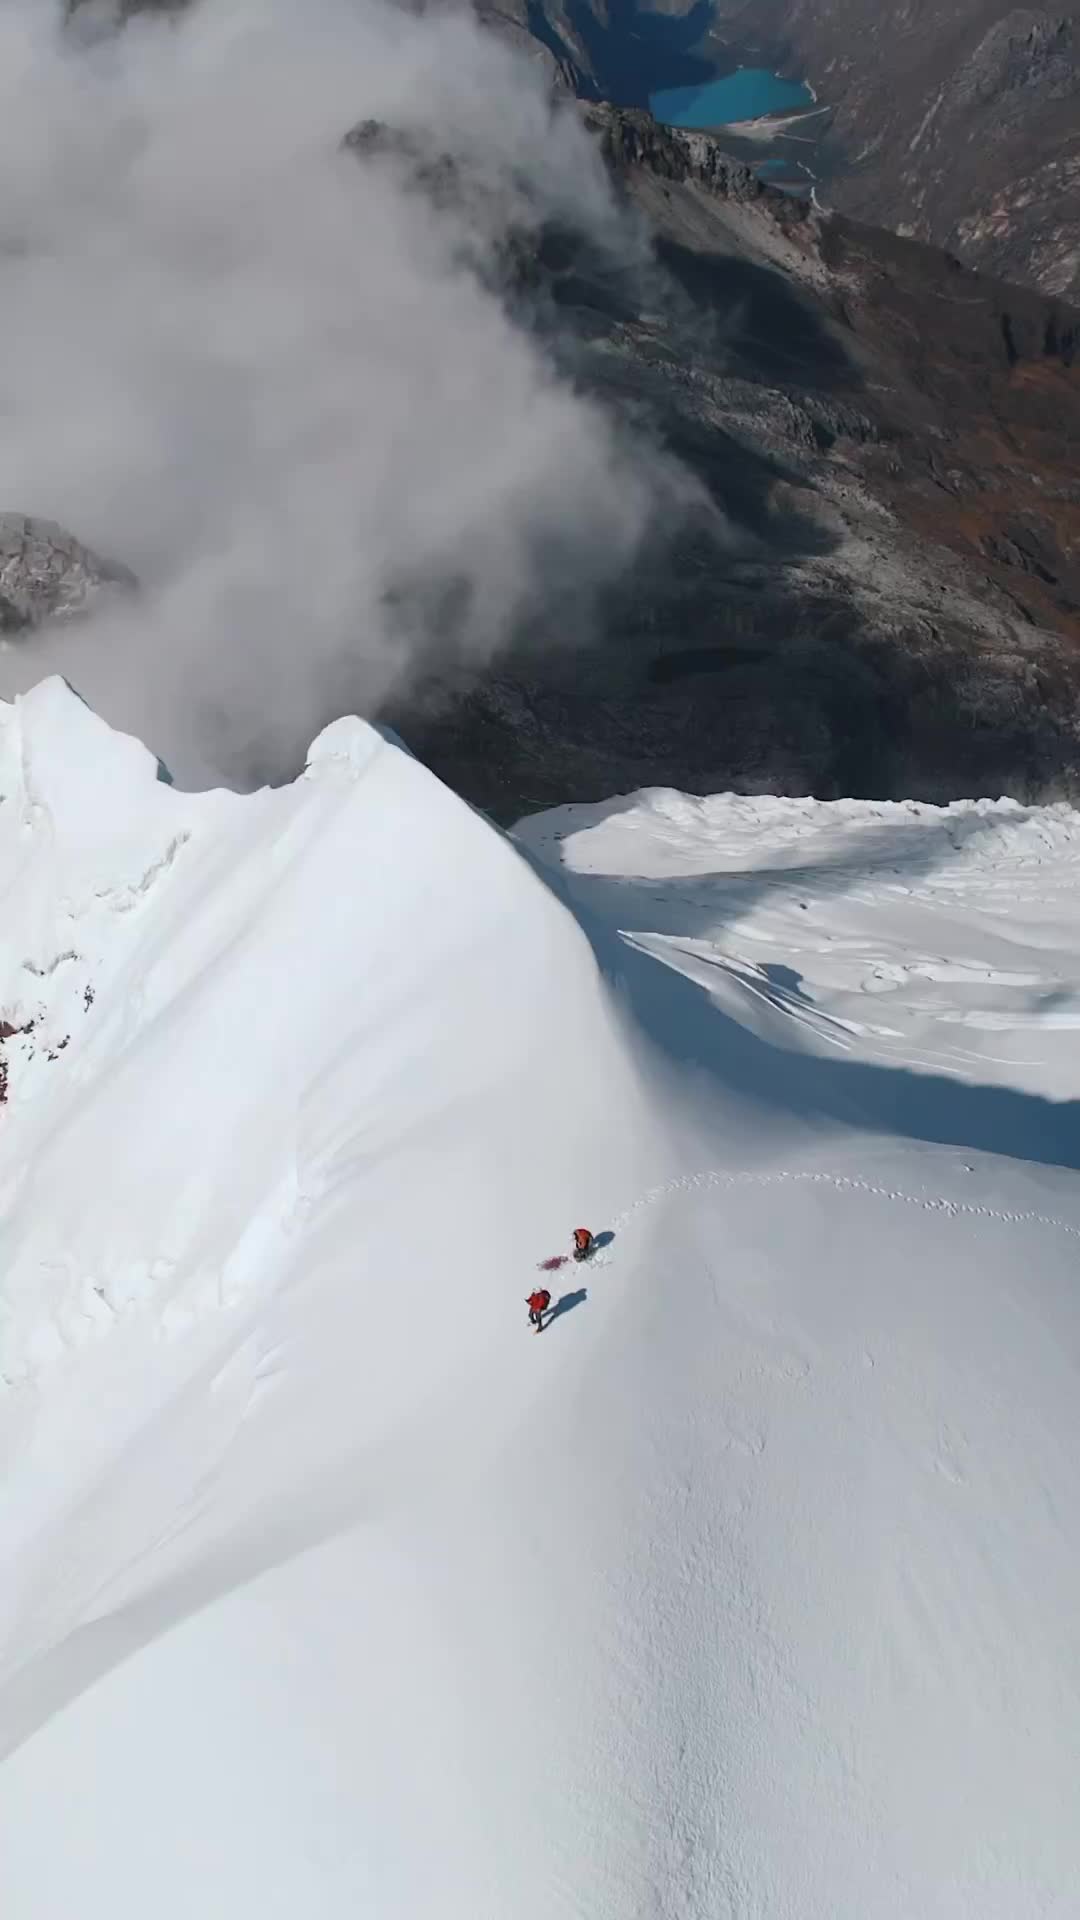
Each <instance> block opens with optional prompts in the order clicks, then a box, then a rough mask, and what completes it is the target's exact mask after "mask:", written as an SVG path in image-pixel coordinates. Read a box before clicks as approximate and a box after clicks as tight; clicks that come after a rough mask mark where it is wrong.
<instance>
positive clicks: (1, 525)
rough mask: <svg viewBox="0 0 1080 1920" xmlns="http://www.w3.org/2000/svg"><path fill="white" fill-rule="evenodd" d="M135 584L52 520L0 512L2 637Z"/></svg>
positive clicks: (79, 610)
mask: <svg viewBox="0 0 1080 1920" xmlns="http://www.w3.org/2000/svg"><path fill="white" fill-rule="evenodd" d="M134 585H135V581H134V577H133V576H132V575H131V574H130V573H128V571H127V569H126V568H124V567H120V566H116V565H115V564H114V563H112V562H111V561H108V560H101V559H99V558H98V556H97V554H95V553H91V552H90V549H89V548H88V547H84V546H82V545H80V543H79V541H78V540H76V539H74V538H73V537H72V535H71V534H70V533H65V531H64V529H63V527H58V526H57V525H56V522H55V521H54V520H34V519H29V518H27V516H26V515H25V514H21V513H0V633H8V634H10V633H20V632H25V631H27V630H28V629H30V628H32V627H39V626H41V625H42V624H43V622H44V621H46V620H62V619H71V618H73V617H74V616H76V615H78V614H83V613H88V612H89V611H90V609H91V608H92V607H93V605H94V603H95V602H96V601H97V600H98V599H99V598H100V596H101V595H102V594H103V593H104V592H107V591H108V590H109V589H115V588H127V589H130V588H132V587H134Z"/></svg>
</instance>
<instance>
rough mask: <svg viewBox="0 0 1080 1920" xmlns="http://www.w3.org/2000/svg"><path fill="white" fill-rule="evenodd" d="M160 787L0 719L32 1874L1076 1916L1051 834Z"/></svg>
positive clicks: (18, 1670)
mask: <svg viewBox="0 0 1080 1920" xmlns="http://www.w3.org/2000/svg"><path fill="white" fill-rule="evenodd" d="M155 774H156V769H155V763H154V761H153V758H152V756H150V755H148V754H146V753H145V752H144V750H143V749H142V748H140V747H139V746H138V745H137V744H136V743H134V742H132V741H128V740H125V739H123V738H121V737H118V736H116V735H113V734H111V733H110V732H109V730H108V729H107V728H106V727H105V726H104V725H103V724H102V723H101V722H100V721H99V720H97V719H96V718H95V716H94V715H93V714H91V713H90V712H89V711H88V710H87V709H85V708H83V707H81V705H80V704H79V703H78V701H77V700H76V699H75V698H74V696H72V695H71V694H70V692H69V691H68V690H67V689H66V688H64V687H63V686H62V685H61V684H60V683H58V682H49V683H46V684H45V685H43V686H42V687H40V688H38V689H36V690H35V692H34V693H33V694H32V695H30V696H28V697H27V698H26V699H24V700H23V701H20V702H18V703H16V705H15V707H14V708H10V709H9V708H0V796H2V797H0V897H2V899H3V903H4V911H3V919H2V925H3V933H2V936H0V938H2V942H3V945H2V950H0V951H2V960H3V976H2V982H0V987H2V992H3V994H4V1000H3V1004H2V1006H0V1019H2V1020H3V1021H4V1022H5V1023H6V1024H5V1027H4V1032H5V1034H6V1035H7V1037H6V1038H5V1039H4V1040H3V1041H2V1043H0V1045H2V1049H3V1057H4V1059H5V1060H6V1061H7V1062H8V1063H9V1064H8V1099H7V1102H6V1104H4V1105H2V1106H0V1325H2V1331H3V1340H4V1356H5V1357H4V1362H3V1365H4V1374H5V1381H6V1385H5V1387H4V1388H3V1389H2V1390H0V1446H2V1448H3V1455H4V1460H5V1482H4V1500H3V1503H2V1505H0V1553H2V1555H3V1561H4V1565H5V1567H6V1568H7V1569H9V1570H10V1577H9V1578H8V1580H7V1581H6V1582H5V1585H4V1589H3V1593H2V1596H0V1748H2V1750H3V1751H4V1752H5V1753H6V1755H7V1758H6V1760H5V1762H4V1764H3V1767H2V1771H0V1784H2V1788H3V1790H2V1792H0V1903H2V1905H3V1910H4V1913H5V1916H8V1915H11V1916H14V1920H69V1916H70V1915H71V1914H72V1913H78V1914H79V1915H80V1916H84V1917H85V1920H97V1916H98V1915H101V1916H102V1920H104V1917H105V1916H106V1915H107V1916H108V1920H118V1917H119V1920H128V1917H129V1916H130V1920H135V1917H136V1916H142V1915H143V1914H145V1913H147V1912H153V1914H154V1916H155V1920H190V1916H191V1914H192V1913H193V1912H194V1911H198V1912H200V1913H204V1914H207V1915H208V1916H209V1917H210V1920H218V1916H219V1915H220V1916H221V1920H226V1916H227V1917H228V1920H242V1917H244V1916H247V1915H249V1914H250V1915H252V1916H254V1915H258V1916H259V1920H278V1917H279V1916H280V1920H286V1916H288V1920H295V1915H296V1914H297V1913H300V1912H303V1913H316V1914H318V1915H319V1916H320V1920H336V1916H339V1915H340V1916H341V1920H346V1916H348V1920H354V1916H355V1915H356V1914H357V1913H364V1914H371V1915H372V1916H378V1920H507V1917H508V1916H513V1920H586V1917H587V1920H638V1916H641V1920H645V1916H646V1915H648V1916H656V1917H657V1920H717V1916H730V1917H731V1920H818V1917H819V1916H821V1915H823V1914H828V1915H830V1916H837V1917H838V1920H848V1917H849V1916H850V1920H911V1916H912V1915H914V1914H918V1915H919V1917H920V1920H1036V1917H1037V1916H1038V1920H1045V1916H1048V1915H1049V1916H1053V1917H1054V1920H1058V1916H1061V1917H1062V1920H1063V1917H1064V1916H1065V1915H1067V1914H1069V1913H1070V1911H1071V1903H1072V1902H1073V1894H1074V1890H1075V1887H1076V1885H1077V1884H1080V1843H1078V1840H1077V1836H1076V1823H1075V1818H1074V1814H1073V1808H1072V1800H1073V1797H1074V1793H1073V1782H1074V1780H1075V1778H1076V1777H1077V1771H1078V1767H1080V1731H1078V1730H1080V1652H1078V1636H1077V1630H1076V1620H1077V1618H1078V1617H1080V1518H1078V1514H1077V1503H1076V1500H1075V1495H1074V1480H1075V1457H1076V1445H1077V1440H1078V1438H1080V1435H1078V1431H1077V1429H1078V1423H1080V1416H1078V1414H1077V1411H1076V1409H1077V1404H1078V1401H1077V1392H1076V1385H1077V1375H1078V1370H1080V1314H1078V1308H1077V1299H1078V1296H1077V1290H1076V1282H1075V1267H1076V1250H1075V1247H1074V1246H1073V1241H1074V1240H1075V1239H1076V1237H1077V1236H1078V1235H1080V1194H1078V1191H1077V1172H1076V1168H1077V1167H1078V1166H1080V1139H1078V1134H1077V1123H1076V1101H1075V1099H1074V1095H1073V1089H1074V1087H1075V1084H1076V1072H1075V1070H1076V1066H1077V1065H1078V1064H1080V1063H1078V1062H1077V1061H1076V1060H1075V1059H1074V1057H1073V1053H1072V1048H1073V1046H1074V1045H1075V1044H1080V1042H1074V1041H1073V1039H1072V1037H1071V1036H1072V1034H1073V1033H1074V1032H1078V1031H1080V1029H1078V1028H1077V1027H1075V1026H1074V1025H1072V1024H1071V1023H1070V1015H1071V1014H1072V1012H1073V1010H1074V1008H1075V1005H1076V1001H1075V995H1076V992H1077V987H1076V980H1077V974H1078V972H1080V967H1078V961H1077V955H1078V953H1080V936H1078V924H1080V921H1078V910H1077V907H1076V904H1075V903H1076V899H1077V898H1078V897H1080V896H1078V894H1077V889H1076V886H1075V872H1076V863H1077V859H1078V857H1080V838H1078V834H1077V819H1076V816H1075V815H1073V814H1071V813H1069V812H1068V811H1067V810H1065V809H1048V810H1025V809H1018V808H1013V807H1011V806H1010V805H1009V803H1007V802H1002V803H994V804H992V805H991V804H989V803H982V802H980V803H977V804H974V805H972V806H970V807H960V808H949V809H945V810H942V811H940V812H939V811H938V810H936V809H923V808H917V807H913V808H880V809H875V808H870V807H865V806H862V807H860V806H854V805H848V804H843V805H840V806H837V807H833V808H828V807H822V806H819V805H817V804H815V803H812V802H784V801H773V800H761V801H749V800H737V799H733V798H731V797H730V796H724V797H719V798H716V799H713V800H707V801H694V800H688V799H686V798H685V797H684V796H676V795H670V794H647V795H639V796H633V797H632V798H630V799H629V800H624V801H618V802H613V803H611V804H609V805H608V806H606V807H600V808H568V809H560V810H559V811H558V812H557V813H556V814H554V815H551V814H549V815H544V816H539V817H538V818H537V819H535V820H532V821H528V822H524V823H522V824H521V826H520V827H519V828H518V829H517V830H516V837H517V840H518V844H519V846H521V847H523V848H524V849H525V850H526V852H527V853H528V856H529V860H531V862H532V863H533V864H534V866H536V867H538V868H539V869H540V874H541V875H542V876H543V877H538V876H537V874H536V873H535V872H533V871H530V866H529V864H528V862H527V861H526V860H525V859H523V858H522V857H521V855H520V854H519V852H517V851H516V850H515V847H514V846H513V845H512V844H511V843H510V842H508V841H507V840H506V839H505V838H504V837H503V836H500V835H499V834H497V833H496V832H494V830H492V829H490V828H489V827H488V826H487V825H486V824H485V823H484V822H483V821H482V820H481V819H480V818H478V817H477V816H476V815H475V814H473V813H472V812H471V811H470V810H469V809H468V808H466V807H464V806H463V805H461V804H460V803H459V802H458V801H457V800H455V799H454V797H453V796H452V795H450V794H448V793H447V792H446V791H445V789H443V788H441V787H440V786H439V784H438V782H437V781H435V780H434V779H433V778H432V777H431V776H430V775H429V774H428V773H427V772H426V771H425V770H424V769H423V768H422V767H420V766H419V765H418V764H417V763H416V762H415V761H413V760H411V759H410V758H409V757H408V755H407V754H406V753H404V752H402V751H401V750H400V749H399V748H398V747H396V746H395V745H393V744H391V743H388V742H387V741H384V740H383V739H382V738H381V737H380V736H379V735H378V734H377V733H375V732H374V731H373V730H372V729H371V728H370V727H367V726H365V725H364V724H363V723H361V722H359V721H351V720H350V721H342V722H339V723H337V724H336V725H335V726H334V727H332V728H330V729H328V730H327V732H326V733H324V734H323V735H322V736H321V737H320V739H319V740H318V741H317V742H316V743H315V745H314V747H313V748H312V751H311V755H310V758H309V765H308V769H307V772H306V773H305V775H304V776H303V778H302V779H301V780H300V781H298V782H297V783H296V784H295V786H293V787H291V788H288V789H282V790H279V791H275V792H266V793H260V794H256V795H252V796H249V797H246V798H243V799H239V798H237V797H236V796H233V795H229V794H223V793H214V794H194V795H193V794H182V793H177V792H175V791H174V790H169V789H167V788H165V787H164V786H163V785H162V784H161V783H160V782H159V781H158V780H157V779H156V777H155ZM579 923H580V924H579ZM583 929H584V931H583ZM586 936H587V937H586ZM598 962H599V964H598ZM605 976H606V977H605ZM882 983H884V985H883V984H882ZM88 988H89V989H90V990H91V997H90V1000H89V1004H87V1000H86V990H87V989H88ZM612 989H614V991H612ZM886 1009H887V1010H886ZM961 1016H963V1017H962V1018H961ZM991 1016H992V1017H991ZM29 1021H33V1028H32V1031H31V1032H30V1033H29V1034H27V1033H25V1032H23V1033H14V1032H13V1033H8V1031H7V1029H8V1028H14V1027H19V1026H25V1025H26V1024H27V1023H28V1022H29ZM65 1035H68V1036H70V1037H69V1039H68V1044H67V1045H66V1046H65V1047H64V1048H63V1049H62V1050H61V1049H60V1048H59V1044H58V1043H59V1041H60V1040H61V1039H62V1038H64V1036H65ZM50 1055H51V1057H50ZM579 1221H585V1222H587V1223H588V1224H589V1225H591V1226H592V1227H593V1229H594V1230H595V1231H598V1232H601V1233H602V1234H603V1235H604V1239H605V1243H606V1244H605V1245H604V1248H603V1250H602V1252H601V1253H600V1254H598V1256H597V1257H596V1259H595V1260H594V1261H592V1262H591V1263H589V1265H588V1266H586V1267H584V1268H582V1269H577V1268H571V1269H569V1274H570V1277H569V1278H566V1279H564V1281H563V1286H564V1289H565V1291H564V1292H563V1294H562V1296H561V1297H560V1301H559V1304H560V1312H559V1314H558V1316H557V1318H556V1319H555V1320H553V1322H552V1323H551V1325H550V1327H549V1328H548V1329H547V1330H546V1331H545V1333H544V1335H543V1336H542V1337H541V1338H540V1339H535V1338H534V1337H532V1336H531V1335H530V1333H529V1331H528V1328H527V1325H526V1320H525V1305H524V1298H523V1296H524V1294H525V1293H526V1292H527V1291H528V1290H529V1288H530V1286H531V1285H532V1284H533V1281H534V1277H535V1271H536V1262H537V1259H538V1258H540V1257H541V1256H543V1255H545V1254H549V1253H551V1252H552V1251H554V1250H556V1249H559V1248H565V1247H566V1245H567V1242H568V1239H569V1234H570V1230H571V1228H572V1226H574V1225H576V1224H578V1223H579ZM58 1806H62V1807H63V1808H64V1818H63V1820H62V1822H59V1823H58V1820H57V1814H56V1809H57V1807H58Z"/></svg>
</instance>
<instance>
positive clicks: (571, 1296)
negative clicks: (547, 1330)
mask: <svg viewBox="0 0 1080 1920" xmlns="http://www.w3.org/2000/svg"><path fill="white" fill-rule="evenodd" d="M588 1297H589V1296H588V1290H587V1288H585V1287H578V1288H577V1290H576V1291H575V1292H574V1293H564V1294H563V1295H562V1296H561V1298H560V1299H558V1300H556V1302H555V1305H554V1306H553V1307H552V1309H551V1312H550V1313H549V1314H548V1317H547V1319H546V1320H545V1321H544V1325H545V1327H550V1325H551V1323H552V1321H553V1320H558V1319H559V1318H560V1317H561V1316H562V1315H563V1314H564V1313H569V1312H570V1311H571V1309H572V1308H574V1307H580V1306H581V1304H582V1302H583V1301H585V1300H587V1299H588Z"/></svg>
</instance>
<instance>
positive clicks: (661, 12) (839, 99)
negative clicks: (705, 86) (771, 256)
mask: <svg viewBox="0 0 1080 1920" xmlns="http://www.w3.org/2000/svg"><path fill="white" fill-rule="evenodd" d="M479 11H480V12H481V14H482V15H483V17H484V18H485V19H487V20H488V22H489V24H490V25H491V26H493V27H494V28H495V29H496V30H498V31H501V32H503V33H507V34H510V35H511V36H513V37H516V38H518V39H519V40H520V39H521V38H522V36H523V35H531V36H532V37H533V42H534V47H535V48H536V49H537V50H538V51H539V52H540V55H541V57H543V58H546V59H547V60H548V62H549V64H550V65H551V66H552V69H553V71H556V72H557V73H558V74H559V76H560V77H561V79H562V80H563V82H564V83H565V84H567V85H569V86H571V87H572V88H573V90H574V91H575V92H577V93H578V94H580V95H581V96H582V97H584V98H586V99H597V98H605V99H610V100H612V101H614V102H615V103H616V104H618V105H623V106H644V105H645V104H646V103H647V99H648V95H649V91H650V89H651V88H653V87H655V86H657V85H661V84H662V85H665V86H680V85H692V84H694V83H695V81H700V80H703V79H705V78H706V77H707V76H708V74H709V72H710V71H711V70H712V63H713V62H714V60H715V57H716V54H717V53H718V52H719V51H720V48H721V46H726V49H727V53H728V56H729V57H730V58H731V60H732V63H733V64H734V63H735V62H736V61H737V60H740V59H743V58H746V59H748V60H749V59H751V58H757V59H761V60H766V59H767V60H769V61H770V62H775V63H776V64H778V65H780V66H782V67H783V69H784V70H785V71H790V72H792V73H798V74H801V75H805V76H806V77H807V78H808V79H809V80H810V81H811V83H812V84H813V86H814V88H815V90H816V92H817V95H818V98H819V100H820V101H821V103H822V106H823V108H824V109H826V112H825V113H824V114H823V116H822V119H821V121H820V122H819V123H818V127H820V129H822V130H823V131H824V136H825V137H824V142H823V146H822V148H821V149H820V150H819V151H818V154H817V156H816V158H815V168H816V169H817V170H819V171H823V172H824V176H825V181H826V187H825V191H826V192H827V195H828V198H829V200H830V202H831V203H833V204H835V205H836V206H837V207H838V208H840V209H841V210H843V211H845V212H848V213H851V214H853V215H855V216H857V217H858V218H860V219H865V220H871V221H873V222H875V223H876V224H878V225H881V226H888V227H892V228H894V229H895V230H896V231H897V232H900V233H905V234H908V235H910V236H912V237H915V238H917V239H920V240H927V241H930V242H931V243H932V244H934V245H936V246H942V247H946V248H949V249H951V250H953V251H955V252H957V253H959V254H960V255H961V257H962V258H964V259H965V260H966V261H968V262H969V263H970V264H971V265H974V266H978V267H981V268H983V269H984V270H986V271H988V272H991V273H996V274H1000V275H1001V276H1002V277H1003V278H1005V279H1010V280H1019V281H1025V282H1028V283H1029V284H1031V285H1033V286H1038V287H1041V288H1042V289H1043V290H1044V291H1046V292H1049V293H1057V294H1067V295H1071V296H1072V297H1073V298H1076V297H1078V296H1080V8H1078V5H1077V0H1064V4H1063V5H1061V6H1059V7H1053V8H1044V7H1017V6H1011V5H1010V4H1009V0H905V3H904V4H902V5H899V6H896V7H886V8H880V7H876V6H870V5H869V4H868V0H718V4H717V5H716V6H715V7H714V6H712V5H710V4H709V3H708V0H705V3H704V4H702V0H667V3H666V4H665V5H664V6H662V7H659V8H656V9H651V8H644V7H641V6H639V5H638V4H637V0H573V4H571V3H570V0H479ZM710 30H712V37H708V36H709V35H710ZM817 130H818V129H817V128H815V131H817Z"/></svg>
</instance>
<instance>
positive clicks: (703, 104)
mask: <svg viewBox="0 0 1080 1920" xmlns="http://www.w3.org/2000/svg"><path fill="white" fill-rule="evenodd" d="M813 104H814V96H813V94H812V93H811V92H810V89H809V87H806V86H804V85H803V83H802V81H801V80H782V79H781V78H780V76H779V74H776V73H770V72H769V71H768V69H767V68H766V67H737V68H736V70H735V72H734V73H726V74H725V75H724V77H723V79H722V80H706V81H705V82H704V84H703V85H701V86H697V87H667V88H662V89H661V91H660V92H659V93H651V94H650V95H649V106H650V107H651V109H652V112H653V115H654V117H655V118H656V119H657V120H662V121H663V122H664V124H665V126H669V127H724V126H729V125H730V124H731V122H732V121H734V120H756V119H757V118H758V115H759V114H762V113H776V112H777V111H778V110H780V109H784V110H786V111H790V110H791V109H792V108H794V107H812V106H813Z"/></svg>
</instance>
